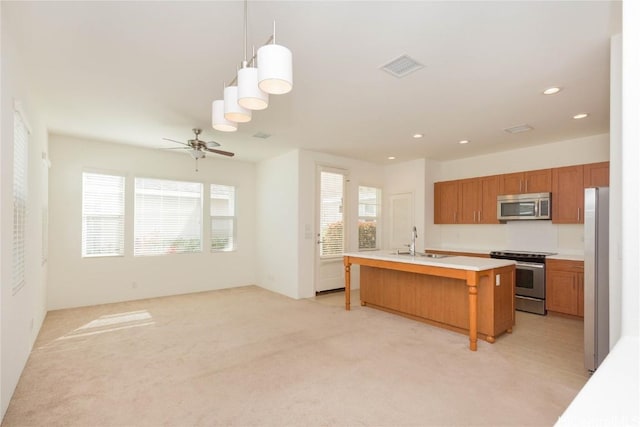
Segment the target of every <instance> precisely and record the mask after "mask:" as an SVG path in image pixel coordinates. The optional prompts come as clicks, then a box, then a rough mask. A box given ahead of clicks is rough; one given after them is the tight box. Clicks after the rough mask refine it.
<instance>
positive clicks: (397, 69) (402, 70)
mask: <svg viewBox="0 0 640 427" xmlns="http://www.w3.org/2000/svg"><path fill="white" fill-rule="evenodd" d="M380 68H381V69H383V70H384V71H386V72H387V73H389V74H391V75H392V76H395V77H397V78H402V77H405V76H408V75H409V74H411V73H413V72H414V71H418V70H419V69H421V68H424V65H422V64H421V63H419V62H418V61H416V60H415V59H413V58H411V57H410V56H408V55H402V56H399V57H398V58H396V59H394V60H393V61H391V62H389V63H388V64H385V65H383V66H382V67H380Z"/></svg>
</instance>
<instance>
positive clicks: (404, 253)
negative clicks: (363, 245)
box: [391, 250, 453, 259]
mask: <svg viewBox="0 0 640 427" xmlns="http://www.w3.org/2000/svg"><path fill="white" fill-rule="evenodd" d="M391 254H392V255H411V253H410V252H409V251H401V250H397V251H393V252H391ZM414 256H421V257H426V258H434V259H438V258H447V257H450V256H453V255H444V254H432V253H422V252H416V254H415V255H414Z"/></svg>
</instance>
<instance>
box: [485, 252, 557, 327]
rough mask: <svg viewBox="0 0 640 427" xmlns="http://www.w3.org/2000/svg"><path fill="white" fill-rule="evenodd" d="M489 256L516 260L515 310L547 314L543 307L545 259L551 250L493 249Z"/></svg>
mask: <svg viewBox="0 0 640 427" xmlns="http://www.w3.org/2000/svg"><path fill="white" fill-rule="evenodd" d="M490 255H491V258H498V259H509V260H513V261H515V262H516V310H520V311H527V312H529V313H536V314H542V315H545V314H547V310H546V308H545V280H546V279H545V260H546V256H547V255H555V253H553V252H528V251H512V250H504V251H493V252H491V254H490Z"/></svg>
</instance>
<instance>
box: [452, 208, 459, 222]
mask: <svg viewBox="0 0 640 427" xmlns="http://www.w3.org/2000/svg"><path fill="white" fill-rule="evenodd" d="M457 213H458V212H457V211H455V212H453V223H454V224H455V223H456V216H457V215H456V214H457Z"/></svg>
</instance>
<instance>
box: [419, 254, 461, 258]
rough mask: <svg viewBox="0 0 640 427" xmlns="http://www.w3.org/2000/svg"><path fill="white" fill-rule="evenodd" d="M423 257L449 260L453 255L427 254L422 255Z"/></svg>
mask: <svg viewBox="0 0 640 427" xmlns="http://www.w3.org/2000/svg"><path fill="white" fill-rule="evenodd" d="M420 255H422V256H426V257H427V258H448V257H450V256H453V255H445V254H430V253H426V254H420Z"/></svg>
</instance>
